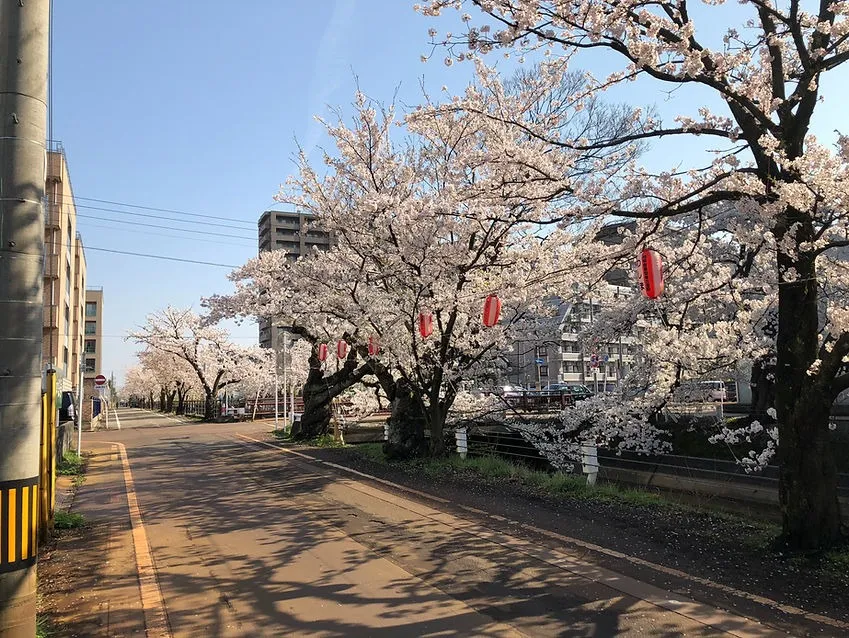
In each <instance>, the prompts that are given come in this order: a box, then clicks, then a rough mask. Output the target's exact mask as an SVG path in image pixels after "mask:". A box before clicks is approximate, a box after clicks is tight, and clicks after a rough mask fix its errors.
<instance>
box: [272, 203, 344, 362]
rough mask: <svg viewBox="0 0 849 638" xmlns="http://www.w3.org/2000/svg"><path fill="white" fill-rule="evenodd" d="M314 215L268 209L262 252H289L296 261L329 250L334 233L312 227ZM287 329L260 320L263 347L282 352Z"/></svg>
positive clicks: (288, 255) (289, 256) (289, 255)
mask: <svg viewBox="0 0 849 638" xmlns="http://www.w3.org/2000/svg"><path fill="white" fill-rule="evenodd" d="M312 219H313V216H312V215H310V214H306V213H298V212H295V211H279V210H267V211H265V212H264V213H263V214H262V215H261V216H260V218H259V222H258V223H257V226H258V234H259V252H261V253H262V252H266V251H269V250H285V251H286V254H287V257H288V258H289V259H291V260H292V261H294V260H296V259H297V258H298V257H300V256H301V255H306V254H307V253H309V252H310V251H311V250H313V249H314V248H315V249H318V250H327V249H328V248H330V246H331V244H332V243H333V238H332V236H331V234H330V233H328V232H327V231H324V230H318V229H317V228H313V227H312ZM284 332H285V328H284V327H282V326H277V327H276V328H274V329H273V327H272V325H271V321H269V320H267V319H261V320H260V321H259V345H260V346H262V347H263V348H274V350H275V351H277V352H278V353H279V352H280V351H281V348H282V343H281V338H282V335H283V333H284Z"/></svg>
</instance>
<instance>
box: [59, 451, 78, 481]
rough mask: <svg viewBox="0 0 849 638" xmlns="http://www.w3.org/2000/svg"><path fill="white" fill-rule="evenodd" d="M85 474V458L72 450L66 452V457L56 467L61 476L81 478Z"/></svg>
mask: <svg viewBox="0 0 849 638" xmlns="http://www.w3.org/2000/svg"><path fill="white" fill-rule="evenodd" d="M84 472H85V458H83V457H82V456H80V455H79V454H77V453H76V452H73V451H71V450H69V451H67V452H65V456H63V457H62V459H61V460H60V461H59V463H58V464H57V466H56V473H57V474H58V475H59V476H79V475H81V474H83V473H84Z"/></svg>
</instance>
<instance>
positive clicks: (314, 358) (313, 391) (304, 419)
mask: <svg viewBox="0 0 849 638" xmlns="http://www.w3.org/2000/svg"><path fill="white" fill-rule="evenodd" d="M368 372H371V366H370V365H369V364H368V363H364V364H363V365H361V366H359V367H358V366H357V354H356V349H355V348H352V349H351V352H350V354H349V355H348V358H347V359H346V360H345V364H344V365H343V366H342V368H341V369H340V370H338V371H337V372H334V373H333V374H331V375H327V376H325V374H324V370H323V369H322V364H321V361H319V360H318V345H317V344H315V343H314V344H313V350H312V354H311V355H310V371H309V374H308V375H307V380H306V383H304V389H303V398H304V413H303V415H302V416H301V423H300V425H297V426H295V425H293V427H292V438H294V439H302V440H303V439H311V438H314V437H316V436H322V435H324V434H327V433H328V432H330V419H331V417H332V416H333V413H332V408H331V401H332V400H333V399H334V398H335V397H337V396H339V395H340V394H341V393H342V392H344V391H345V390H346V389H347V388H350V387H351V386H353V385H354V384H356V383H358V382H359V381H360V380H361V379H362V378H363V377H364V376H365V375H366V374H367V373H368Z"/></svg>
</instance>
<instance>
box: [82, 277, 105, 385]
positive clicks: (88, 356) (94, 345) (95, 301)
mask: <svg viewBox="0 0 849 638" xmlns="http://www.w3.org/2000/svg"><path fill="white" fill-rule="evenodd" d="M84 337H85V341H84V347H83V353H84V355H85V380H86V382H88V381H89V380H93V379H94V377H96V376H97V375H98V374H103V288H89V289H87V290H86V291H85V334H84ZM88 389H89V387H88V384H86V390H88Z"/></svg>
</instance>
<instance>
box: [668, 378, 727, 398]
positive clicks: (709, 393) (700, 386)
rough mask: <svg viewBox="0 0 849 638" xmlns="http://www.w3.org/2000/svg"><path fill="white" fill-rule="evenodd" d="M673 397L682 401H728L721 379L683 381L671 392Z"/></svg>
mask: <svg viewBox="0 0 849 638" xmlns="http://www.w3.org/2000/svg"><path fill="white" fill-rule="evenodd" d="M673 399H674V400H676V401H680V402H682V403H694V402H695V403H704V402H706V401H723V402H724V401H728V389H727V388H726V387H725V383H724V382H722V381H685V382H684V383H682V384H681V385H680V386H679V387H678V388H676V389H675V392H674V393H673Z"/></svg>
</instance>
